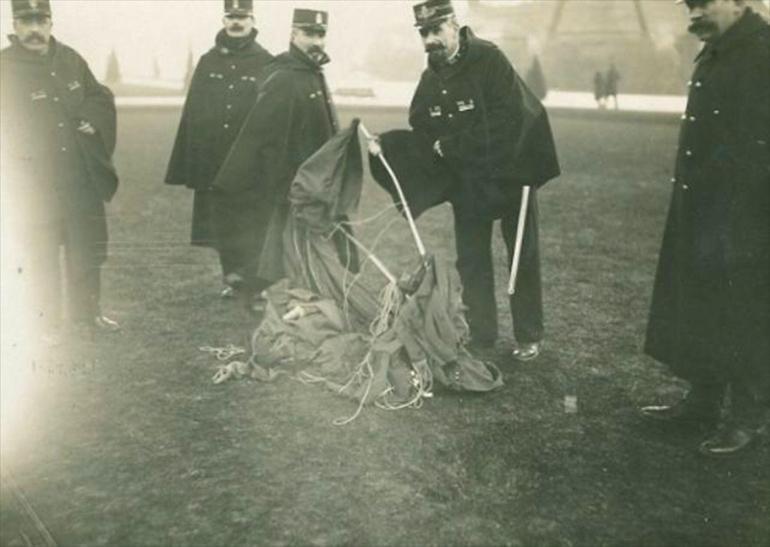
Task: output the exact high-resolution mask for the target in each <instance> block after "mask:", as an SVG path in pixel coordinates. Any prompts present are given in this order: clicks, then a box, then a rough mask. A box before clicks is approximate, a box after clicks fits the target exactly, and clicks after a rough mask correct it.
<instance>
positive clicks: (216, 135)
mask: <svg viewBox="0 0 770 547" xmlns="http://www.w3.org/2000/svg"><path fill="white" fill-rule="evenodd" d="M223 24H224V28H223V29H222V30H220V31H219V33H218V34H217V36H216V43H215V45H214V47H213V48H211V50H209V51H208V52H207V53H206V54H205V55H203V56H202V57H201V59H200V61H199V62H198V64H197V66H196V67H195V72H194V74H193V78H192V82H191V84H190V91H189V93H188V95H187V101H186V102H185V107H184V110H183V112H182V120H181V122H180V124H179V131H178V133H177V137H176V142H175V143H174V149H173V151H172V153H171V160H170V161H169V166H168V172H167V174H166V183H167V184H172V185H180V186H186V187H188V188H191V189H193V190H194V191H195V196H194V200H193V217H192V244H193V245H197V246H201V247H213V248H214V249H216V250H217V252H218V253H219V260H220V264H221V266H222V276H223V279H224V281H225V288H224V289H223V291H222V296H223V297H230V296H233V295H234V294H235V289H237V288H238V287H240V286H241V285H242V283H243V276H244V271H243V270H244V268H245V266H246V265H247V264H248V263H249V262H250V261H251V260H252V259H253V258H252V255H253V254H254V253H255V252H256V251H254V250H253V249H254V248H255V245H254V243H253V237H252V232H253V229H252V224H253V217H254V209H255V205H254V197H253V196H252V195H250V194H248V193H239V194H236V195H221V194H219V193H217V192H215V191H214V188H213V184H214V178H215V177H216V174H217V172H218V171H219V168H220V167H221V165H222V162H223V161H224V159H225V157H226V156H227V153H228V152H229V151H230V147H231V146H232V144H233V142H234V141H235V138H236V137H237V136H238V132H239V131H240V129H241V127H242V126H243V122H244V120H245V119H246V116H247V115H248V113H249V111H250V110H251V107H252V106H253V105H254V102H255V101H256V99H257V92H258V89H259V83H260V81H261V79H262V77H263V72H264V69H265V67H266V66H267V64H268V63H269V62H270V61H272V59H273V56H272V55H271V54H270V53H269V52H268V51H266V50H265V49H264V48H262V46H260V45H259V44H258V43H257V41H256V37H257V30H256V29H255V28H254V13H253V0H225V16H224V18H223Z"/></svg>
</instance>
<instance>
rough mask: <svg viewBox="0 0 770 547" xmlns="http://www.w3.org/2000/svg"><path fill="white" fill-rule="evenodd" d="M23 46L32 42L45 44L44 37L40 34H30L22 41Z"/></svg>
mask: <svg viewBox="0 0 770 547" xmlns="http://www.w3.org/2000/svg"><path fill="white" fill-rule="evenodd" d="M22 42H24V43H25V44H30V43H32V42H40V43H41V44H44V43H45V37H44V36H43V35H42V34H37V33H32V34H30V35H29V36H27V37H25V38H24V40H22Z"/></svg>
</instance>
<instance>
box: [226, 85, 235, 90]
mask: <svg viewBox="0 0 770 547" xmlns="http://www.w3.org/2000/svg"><path fill="white" fill-rule="evenodd" d="M227 88H228V89H235V86H234V85H233V84H230V85H229V86H227Z"/></svg>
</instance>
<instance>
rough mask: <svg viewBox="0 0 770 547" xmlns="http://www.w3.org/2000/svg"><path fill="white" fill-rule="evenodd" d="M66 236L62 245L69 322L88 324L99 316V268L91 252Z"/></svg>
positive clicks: (90, 249)
mask: <svg viewBox="0 0 770 547" xmlns="http://www.w3.org/2000/svg"><path fill="white" fill-rule="evenodd" d="M72 235H73V234H72V233H71V232H68V233H67V237H66V239H65V243H64V254H65V264H66V280H67V285H66V286H67V303H68V308H69V317H70V320H72V321H91V320H92V319H93V318H94V317H97V316H98V315H101V310H100V308H99V300H100V297H101V267H100V264H99V261H98V260H97V259H96V257H95V250H94V249H93V248H91V246H90V245H88V244H87V243H83V242H79V241H75V239H74V238H73V237H72Z"/></svg>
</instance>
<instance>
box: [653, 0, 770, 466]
mask: <svg viewBox="0 0 770 547" xmlns="http://www.w3.org/2000/svg"><path fill="white" fill-rule="evenodd" d="M686 4H687V7H688V10H689V14H690V27H689V30H690V32H692V33H694V34H695V35H696V36H698V37H699V38H700V39H701V40H702V41H704V42H705V47H704V48H703V50H702V51H701V53H700V54H699V55H698V57H697V58H696V67H695V72H694V74H693V76H692V80H691V81H690V83H689V86H690V94H689V98H688V102H687V110H686V111H685V113H684V115H683V116H682V120H683V121H682V128H681V133H680V137H679V153H678V156H677V159H676V169H675V177H674V179H673V183H674V188H673V196H672V201H671V207H670V210H669V215H668V221H667V223H666V230H665V234H664V236H663V246H662V249H661V252H660V261H659V264H658V271H657V276H656V279H655V288H654V292H653V296H652V307H651V310H650V320H649V324H648V327H647V341H646V345H645V351H646V352H647V353H648V354H649V355H650V356H652V357H653V358H655V359H657V360H658V361H660V362H662V363H665V364H666V365H668V366H669V367H670V368H671V370H672V371H673V373H674V374H676V375H677V376H678V377H680V378H683V379H685V380H687V381H688V382H689V383H690V391H689V392H688V393H687V395H686V396H685V397H684V398H683V399H682V400H680V401H679V402H677V403H676V404H674V405H670V406H650V407H645V408H643V409H642V414H643V415H644V416H645V417H646V418H649V419H651V420H655V421H657V422H659V423H668V424H674V425H677V426H685V427H689V428H691V429H692V430H695V431H699V430H700V431H708V432H709V433H710V435H711V436H710V437H709V438H708V440H706V441H705V442H703V443H702V444H701V445H700V451H701V452H702V453H704V454H706V455H714V456H719V455H729V454H734V453H736V452H738V451H740V450H742V449H744V448H745V447H746V446H748V445H749V444H751V442H752V441H753V440H754V439H755V437H756V436H757V431H758V430H759V429H760V428H761V427H762V426H763V425H764V426H767V421H766V417H763V413H764V412H766V411H767V405H768V403H769V402H770V336H768V334H769V333H770V70H768V67H770V26H768V24H767V22H765V21H764V20H763V19H762V18H761V17H760V16H759V15H757V14H756V13H755V12H753V11H752V10H751V9H750V8H749V7H747V6H746V3H745V2H744V1H743V0H686ZM728 391H729V395H730V397H729V398H730V405H729V407H728V406H727V405H725V404H724V400H725V397H726V395H727V393H728ZM726 409H729V412H727V413H725V412H724V411H725V410H726ZM717 425H721V428H720V429H719V430H717V431H716V432H714V428H715V427H716V426H717Z"/></svg>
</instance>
